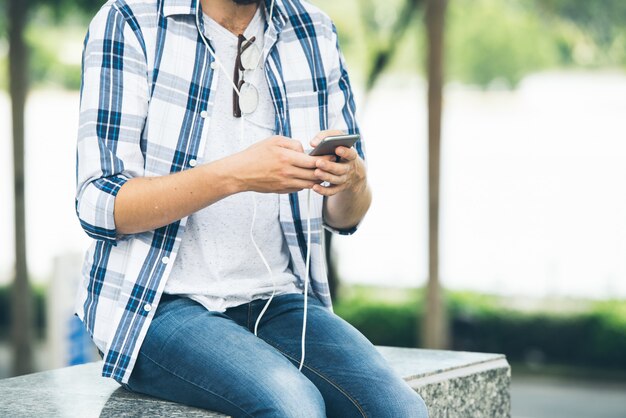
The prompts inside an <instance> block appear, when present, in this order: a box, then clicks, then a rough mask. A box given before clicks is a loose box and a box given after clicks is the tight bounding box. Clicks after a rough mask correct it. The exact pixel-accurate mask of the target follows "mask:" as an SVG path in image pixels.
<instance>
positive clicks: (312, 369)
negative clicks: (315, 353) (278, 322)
mask: <svg viewBox="0 0 626 418" xmlns="http://www.w3.org/2000/svg"><path fill="white" fill-rule="evenodd" d="M265 342H267V343H268V344H270V345H271V346H272V347H274V348H275V349H276V350H278V351H280V352H281V353H282V354H283V355H284V356H285V357H287V358H289V359H291V360H293V361H294V362H296V363H299V361H298V360H296V359H295V358H293V357H291V356H290V355H289V354H287V353H286V352H284V351H283V350H282V349H281V348H280V347H279V346H278V345H275V343H273V342H269V341H267V340H265ZM303 366H304V367H306V368H307V369H309V370H311V371H312V372H313V373H315V374H316V375H318V376H319V377H321V378H322V379H324V380H326V381H327V382H328V383H330V384H331V385H332V386H333V387H335V389H337V390H338V391H339V392H341V393H343V394H344V395H345V397H346V398H348V399H349V400H350V402H352V403H353V404H354V406H356V407H357V409H358V410H359V411H360V412H361V414H362V415H363V418H367V414H366V413H365V411H364V410H363V407H362V406H361V405H360V404H359V402H358V401H357V400H356V399H354V398H353V397H352V396H350V394H349V393H348V392H346V391H345V390H344V389H343V388H342V387H341V386H339V385H338V384H337V383H335V382H333V381H332V380H331V379H330V378H328V377H327V376H325V375H323V374H322V372H320V371H319V370H316V369H314V368H312V367H311V366H308V365H307V364H306V363H304V365H303Z"/></svg>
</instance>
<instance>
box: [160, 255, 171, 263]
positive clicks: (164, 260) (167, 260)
mask: <svg viewBox="0 0 626 418" xmlns="http://www.w3.org/2000/svg"><path fill="white" fill-rule="evenodd" d="M161 262H162V263H163V264H167V263H169V262H170V258H169V257H167V256H165V257H163V258H162V259H161Z"/></svg>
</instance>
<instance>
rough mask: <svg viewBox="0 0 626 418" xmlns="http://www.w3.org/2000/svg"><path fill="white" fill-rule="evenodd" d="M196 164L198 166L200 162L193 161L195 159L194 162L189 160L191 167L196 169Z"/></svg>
mask: <svg viewBox="0 0 626 418" xmlns="http://www.w3.org/2000/svg"><path fill="white" fill-rule="evenodd" d="M196 164H198V162H197V161H196V160H193V159H192V160H189V166H190V167H195V166H196Z"/></svg>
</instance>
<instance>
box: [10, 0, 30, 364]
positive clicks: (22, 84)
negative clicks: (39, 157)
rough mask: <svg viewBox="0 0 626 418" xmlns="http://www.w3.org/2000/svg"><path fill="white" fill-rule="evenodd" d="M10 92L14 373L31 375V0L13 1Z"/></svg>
mask: <svg viewBox="0 0 626 418" xmlns="http://www.w3.org/2000/svg"><path fill="white" fill-rule="evenodd" d="M8 6H9V13H8V16H9V25H8V26H9V92H10V94H11V112H12V122H13V179H14V183H13V184H14V202H15V280H14V282H13V289H12V291H13V293H12V298H11V302H12V305H11V341H12V344H13V365H14V369H13V373H14V374H15V375H20V374H25V373H30V372H31V371H32V369H33V364H32V334H33V313H32V306H33V301H32V299H33V296H32V292H31V289H30V285H29V283H28V269H27V264H26V222H25V216H26V215H25V213H26V212H25V209H24V105H25V103H26V93H27V91H28V78H27V71H26V69H27V68H28V48H27V46H26V43H25V41H24V35H23V32H24V28H25V26H26V15H27V11H28V7H29V3H28V1H27V0H10V1H9V5H8Z"/></svg>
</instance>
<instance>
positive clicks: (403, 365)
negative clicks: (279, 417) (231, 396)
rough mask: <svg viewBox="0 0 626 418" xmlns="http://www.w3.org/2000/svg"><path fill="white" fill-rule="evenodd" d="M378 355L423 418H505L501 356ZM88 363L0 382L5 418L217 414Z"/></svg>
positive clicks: (507, 374)
mask: <svg viewBox="0 0 626 418" xmlns="http://www.w3.org/2000/svg"><path fill="white" fill-rule="evenodd" d="M377 349H378V350H379V351H380V352H381V354H382V355H383V356H384V357H385V358H386V359H387V361H388V362H389V363H390V365H391V367H393V368H394V369H395V370H396V371H397V372H398V373H400V375H401V376H402V377H404V379H405V381H406V382H407V383H408V384H409V385H410V386H411V387H412V388H413V389H414V390H415V391H417V392H418V393H419V394H420V395H421V396H422V398H424V401H425V402H426V404H427V405H428V409H429V414H430V418H453V417H458V418H466V417H467V418H470V417H471V418H483V417H484V418H487V417H488V418H508V417H510V408H511V400H510V381H511V369H510V367H509V364H508V363H507V361H506V359H505V357H504V356H503V355H501V354H489V353H469V352H460V351H442V350H423V349H412V348H398V347H384V346H378V347H377ZM101 367H102V363H101V362H95V363H89V364H84V365H80V366H74V367H67V368H63V369H57V370H51V371H47V372H41V373H35V374H30V375H26V376H20V377H16V378H11V379H4V380H0V416H2V417H4V416H7V417H15V418H20V417H46V418H47V417H80V418H87V417H142V416H151V417H156V416H163V417H205V418H207V417H208V418H218V417H219V418H222V417H225V415H223V414H219V413H215V412H210V411H206V410H202V409H197V408H192V407H188V406H184V405H179V404H175V403H171V402H167V401H163V400H160V399H156V398H151V397H148V396H143V395H138V394H135V393H130V392H128V391H126V390H124V389H122V388H121V387H120V386H119V385H118V384H117V383H116V382H115V381H114V380H112V379H105V378H103V377H101V376H100V371H101Z"/></svg>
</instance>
